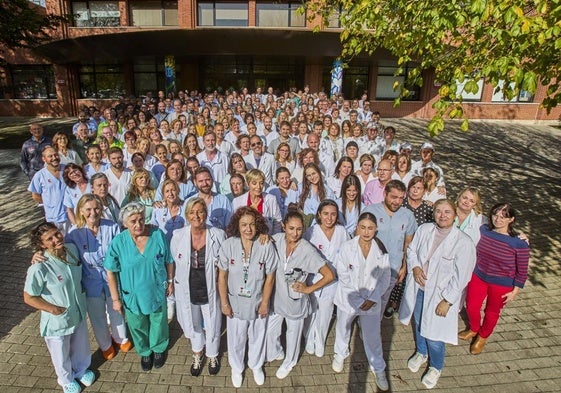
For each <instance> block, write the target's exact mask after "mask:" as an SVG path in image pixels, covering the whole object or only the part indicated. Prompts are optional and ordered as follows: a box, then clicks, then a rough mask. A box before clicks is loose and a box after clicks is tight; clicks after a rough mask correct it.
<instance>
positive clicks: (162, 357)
mask: <svg viewBox="0 0 561 393" xmlns="http://www.w3.org/2000/svg"><path fill="white" fill-rule="evenodd" d="M164 364H166V352H162V353H154V368H162V367H163V365H164Z"/></svg>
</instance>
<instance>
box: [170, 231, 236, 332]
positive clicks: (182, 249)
mask: <svg viewBox="0 0 561 393" xmlns="http://www.w3.org/2000/svg"><path fill="white" fill-rule="evenodd" d="M224 240H226V233H225V232H224V231H223V230H222V229H219V228H215V227H211V226H209V225H207V236H206V261H205V276H206V287H207V292H208V306H209V313H210V321H209V322H210V324H209V325H206V326H205V331H206V334H207V335H214V337H213V338H215V337H216V338H217V337H218V336H219V335H220V325H219V323H220V321H221V318H222V312H221V309H220V303H219V302H220V297H219V296H218V292H217V286H216V282H217V261H218V252H219V250H220V245H221V244H222V243H223V242H224ZM170 249H171V254H172V256H173V259H174V261H175V279H174V282H175V300H176V305H177V320H178V322H179V324H180V325H181V328H182V329H183V333H184V334H185V336H186V337H187V338H189V339H193V338H194V336H195V330H194V327H193V320H192V317H191V297H190V294H189V273H190V267H191V226H190V225H189V224H187V225H186V226H185V227H183V228H180V229H177V230H176V231H174V232H173V237H172V238H171V244H170ZM217 321H218V322H217ZM206 323H207V321H205V324H206ZM216 325H217V326H216Z"/></svg>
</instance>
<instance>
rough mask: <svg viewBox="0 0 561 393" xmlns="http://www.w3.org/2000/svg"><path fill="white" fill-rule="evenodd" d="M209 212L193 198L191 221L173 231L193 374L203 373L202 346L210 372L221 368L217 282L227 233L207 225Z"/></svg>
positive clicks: (180, 315)
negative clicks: (218, 262)
mask: <svg viewBox="0 0 561 393" xmlns="http://www.w3.org/2000/svg"><path fill="white" fill-rule="evenodd" d="M207 215H208V211H207V206H206V203H205V201H204V200H203V199H202V198H193V199H190V200H189V201H188V202H187V204H186V207H185V218H186V219H187V221H188V224H187V225H186V226H185V227H183V228H181V229H178V230H176V231H175V232H174V233H173V237H172V238H171V245H170V248H171V253H172V256H173V259H174V261H175V279H174V280H175V301H176V309H177V321H178V322H179V325H180V326H181V328H182V329H183V333H184V334H185V337H187V338H188V339H189V340H191V349H192V350H193V364H192V365H191V375H193V376H199V375H200V374H201V371H202V368H203V361H204V355H203V348H205V349H206V356H207V357H208V359H209V362H208V372H209V374H210V375H216V374H217V373H218V371H219V370H220V363H219V360H218V351H219V347H220V328H221V323H222V313H221V310H220V303H219V302H220V297H219V296H218V292H217V287H216V281H217V278H218V271H217V261H218V252H219V250H220V245H221V244H222V243H223V242H224V240H226V232H224V231H223V230H221V229H219V228H215V227H210V226H207V224H206V219H207Z"/></svg>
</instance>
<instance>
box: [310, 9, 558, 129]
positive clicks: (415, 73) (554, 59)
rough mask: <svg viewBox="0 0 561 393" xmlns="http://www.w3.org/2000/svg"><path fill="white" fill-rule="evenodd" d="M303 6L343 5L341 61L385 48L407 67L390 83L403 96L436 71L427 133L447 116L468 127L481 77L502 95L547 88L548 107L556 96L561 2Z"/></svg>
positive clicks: (326, 11)
mask: <svg viewBox="0 0 561 393" xmlns="http://www.w3.org/2000/svg"><path fill="white" fill-rule="evenodd" d="M305 7H306V8H307V10H308V17H313V16H316V15H323V16H326V15H331V14H332V13H333V12H334V10H342V11H343V13H342V15H344V16H343V17H342V18H341V27H342V29H343V30H342V33H341V42H342V45H343V52H342V54H341V57H342V59H343V60H344V61H349V60H351V59H352V58H353V57H355V56H357V55H359V54H363V53H368V54H372V53H374V51H375V50H376V49H386V50H388V51H389V52H390V53H391V54H392V55H393V56H394V57H395V58H396V59H397V62H398V65H399V66H400V67H405V65H407V66H408V69H409V71H410V72H409V73H408V75H406V80H405V82H404V83H403V86H394V87H395V88H396V90H398V91H400V92H401V98H403V97H405V95H406V94H408V93H409V92H408V89H406V88H405V86H414V85H419V84H420V83H422V78H421V77H420V76H421V74H422V71H423V70H434V73H435V81H436V83H437V84H438V85H439V96H438V98H437V100H436V101H435V102H434V103H433V108H434V109H435V112H436V113H435V116H434V118H433V119H432V120H431V122H430V123H429V131H430V132H431V134H432V135H436V134H438V133H439V132H441V131H443V130H444V118H454V119H463V121H462V124H461V128H462V129H467V128H468V121H467V117H466V114H465V113H464V111H463V109H461V108H462V105H463V99H462V94H466V93H467V94H470V93H471V94H476V93H477V92H478V90H479V85H478V82H479V81H480V80H481V79H483V81H484V82H486V83H491V84H492V85H493V87H494V88H495V89H498V90H497V91H499V90H500V91H501V92H502V94H503V95H504V97H505V98H507V99H511V98H513V97H516V96H517V95H518V94H519V93H520V92H521V91H526V92H529V93H530V94H534V93H535V92H536V90H537V88H538V86H539V85H540V84H541V85H544V86H548V89H547V96H546V97H545V98H544V99H543V101H542V102H541V104H542V106H543V107H544V108H546V109H547V110H551V108H553V107H555V106H557V105H558V104H559V102H560V100H561V90H560V85H559V84H558V83H557V82H556V81H557V80H561V67H560V66H559V64H561V51H560V49H561V0H469V1H465V0H354V1H351V0H309V1H308V2H305ZM324 20H327V19H326V18H325V19H324ZM411 67H413V68H411ZM398 71H399V70H398ZM398 73H399V72H397V73H396V75H397V74H398ZM551 83H553V84H551ZM550 84H551V85H550ZM458 86H463V89H458ZM399 103H400V99H397V100H395V102H394V105H395V104H399Z"/></svg>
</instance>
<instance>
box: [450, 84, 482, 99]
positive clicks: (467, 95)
mask: <svg viewBox="0 0 561 393" xmlns="http://www.w3.org/2000/svg"><path fill="white" fill-rule="evenodd" d="M466 83H467V80H465V81H463V82H461V83H460V82H458V81H456V89H457V90H456V91H457V92H458V93H459V92H461V96H462V100H463V101H481V95H482V94H483V79H480V80H479V81H477V93H475V94H474V93H468V92H466V91H464V86H465V84H466Z"/></svg>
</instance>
